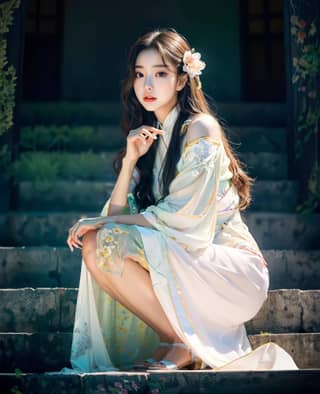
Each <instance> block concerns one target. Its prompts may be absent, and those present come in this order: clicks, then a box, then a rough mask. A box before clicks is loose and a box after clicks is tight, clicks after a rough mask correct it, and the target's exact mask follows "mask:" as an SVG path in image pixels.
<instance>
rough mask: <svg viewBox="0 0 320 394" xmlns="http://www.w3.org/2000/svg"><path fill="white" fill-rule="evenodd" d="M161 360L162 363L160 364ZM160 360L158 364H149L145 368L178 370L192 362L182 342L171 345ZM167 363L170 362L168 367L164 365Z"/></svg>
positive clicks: (189, 353) (190, 354)
mask: <svg viewBox="0 0 320 394" xmlns="http://www.w3.org/2000/svg"><path fill="white" fill-rule="evenodd" d="M161 360H163V361H164V363H161ZM161 360H160V362H153V363H150V364H149V365H148V366H147V367H148V368H149V369H180V368H184V367H187V366H188V365H190V364H191V363H192V362H193V360H192V353H191V351H190V350H189V349H188V348H187V347H186V346H185V345H184V344H183V343H182V342H181V343H179V342H178V343H174V344H172V347H171V348H170V349H169V351H168V352H167V353H166V354H165V357H163V358H162V359H161ZM167 362H170V366H169V365H166V364H168V363H167Z"/></svg>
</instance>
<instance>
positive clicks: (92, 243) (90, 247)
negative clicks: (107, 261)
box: [82, 230, 97, 265]
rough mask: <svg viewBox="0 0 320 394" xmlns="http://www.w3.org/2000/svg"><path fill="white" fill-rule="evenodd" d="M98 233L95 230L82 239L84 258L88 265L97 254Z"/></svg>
mask: <svg viewBox="0 0 320 394" xmlns="http://www.w3.org/2000/svg"><path fill="white" fill-rule="evenodd" d="M96 235H97V232H96V231H95V230H92V231H88V232H87V233H86V234H85V235H84V236H83V237H82V257H83V259H84V261H85V263H86V265H88V264H89V263H90V261H91V260H92V258H90V257H92V255H93V254H94V255H95V253H96V248H97V243H96Z"/></svg>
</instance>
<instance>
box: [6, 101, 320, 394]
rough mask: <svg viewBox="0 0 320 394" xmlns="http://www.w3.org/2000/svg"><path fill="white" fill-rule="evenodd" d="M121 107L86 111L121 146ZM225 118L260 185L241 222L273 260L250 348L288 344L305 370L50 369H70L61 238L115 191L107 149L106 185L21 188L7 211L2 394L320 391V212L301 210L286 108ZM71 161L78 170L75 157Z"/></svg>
mask: <svg viewBox="0 0 320 394" xmlns="http://www.w3.org/2000/svg"><path fill="white" fill-rule="evenodd" d="M86 108H87V107H85V106H84V110H83V111H82V113H81V116H82V117H83V116H84V114H83V113H84V112H85V109H86ZM114 108H117V107H116V106H112V109H113V112H112V113H113V115H114V118H112V117H110V118H107V119H105V118H104V116H105V115H100V118H99V115H97V113H95V114H94V115H92V113H91V112H90V113H89V112H88V116H87V119H89V120H90V121H91V120H92V118H90V116H92V117H94V119H93V120H92V122H97V123H99V122H105V123H102V126H101V124H100V126H99V129H100V130H104V132H105V133H106V134H105V135H106V140H110V138H112V140H113V141H117V138H119V137H118V136H119V128H118V127H117V126H116V119H117V116H118V112H117V111H116V110H114ZM103 109H104V110H105V107H103ZM87 110H88V108H87ZM25 111H26V112H25V113H26V114H27V115H25V118H24V119H25V122H26V123H28V120H29V121H30V119H31V121H32V122H33V123H35V124H37V123H41V122H43V121H44V115H43V114H41V113H36V111H33V110H32V108H31V109H30V108H29V112H28V111H27V110H25ZM101 113H102V111H100V114H101ZM103 113H104V112H103ZM219 113H220V114H222V116H223V118H224V119H225V120H226V121H227V122H228V123H229V124H231V125H232V126H230V130H229V131H228V137H229V139H230V140H231V141H232V146H233V147H234V148H235V150H236V151H237V152H239V157H240V158H241V160H242V161H243V162H244V163H246V165H247V170H248V172H249V174H250V175H251V176H254V177H256V178H257V181H256V183H255V185H254V187H253V202H252V205H251V206H250V208H249V209H248V210H247V211H246V212H245V213H243V214H242V216H243V217H244V220H245V221H246V223H247V225H248V227H249V229H250V230H251V231H252V233H253V234H254V236H255V238H256V240H257V242H258V244H259V245H260V246H261V248H262V251H263V253H264V256H265V258H266V260H267V261H268V262H269V270H270V291H269V296H268V299H267V300H266V302H265V304H264V305H263V307H262V308H261V310H260V311H259V313H258V314H257V315H256V316H255V317H254V318H253V319H252V320H250V321H248V322H247V323H246V328H247V333H248V336H249V339H250V342H251V344H252V347H253V348H256V347H257V346H259V345H261V344H263V343H265V342H268V341H273V342H276V343H277V344H279V345H280V346H282V347H283V348H284V349H285V350H286V351H288V352H289V353H290V354H291V355H292V357H293V358H294V360H295V362H296V363H297V365H298V366H299V368H300V370H298V371H269V372H268V371H255V372H254V371H243V372H211V371H209V370H202V371H178V372H167V373H166V372H150V373H149V372H145V373H143V372H139V373H134V372H127V371H123V372H117V373H115V372H106V373H92V374H81V375H80V374H75V375H73V374H72V375H55V374H52V373H50V374H46V373H45V372H52V371H59V370H60V369H61V368H63V367H66V366H68V367H70V364H69V355H70V347H71V340H72V328H73V320H74V313H75V306H76V298H77V290H78V289H77V286H78V282H79V277H80V264H81V252H80V251H79V250H75V252H74V253H71V252H70V250H69V249H68V247H67V245H66V243H65V240H66V237H67V229H68V228H69V227H70V226H71V224H73V223H74V222H75V221H76V220H77V219H78V218H79V217H84V216H96V215H97V214H98V213H99V211H100V209H101V207H102V205H103V204H104V202H105V201H106V199H107V198H108V196H109V194H110V192H111V190H112V187H113V184H114V175H113V174H112V170H111V167H110V163H111V159H112V157H113V156H114V151H112V150H110V147H109V150H107V143H106V146H103V144H102V145H101V151H104V155H103V160H100V159H99V156H100V157H101V154H102V153H101V152H96V153H95V154H96V156H97V163H100V164H99V165H104V166H105V176H104V178H102V179H92V180H90V181H80V180H79V181H75V182H74V183H70V182H69V181H66V180H63V179H61V180H59V181H56V182H54V183H50V182H49V183H48V182H47V183H44V182H42V183H34V182H33V183H32V182H30V181H24V182H21V183H20V191H21V194H20V206H19V211H16V212H2V213H0V245H2V246H1V247H0V287H1V288H0V393H1V394H2V393H59V394H60V393H81V394H82V393H83V394H84V393H121V392H122V393H125V392H128V393H130V392H138V393H157V392H159V393H200V392H201V393H212V392H214V393H224V394H225V393H242V392H246V393H256V392H258V390H259V391H260V392H261V393H264V392H265V393H267V392H268V393H270V394H272V393H278V392H279V393H302V392H307V393H309V394H310V393H316V392H317V393H318V392H319V388H320V302H319V301H320V266H319V263H320V249H317V248H319V246H318V245H319V244H318V243H317V241H318V240H319V235H318V234H319V228H320V215H318V214H309V215H301V214H297V213H295V207H296V205H297V202H298V185H297V182H296V181H295V180H292V179H288V168H287V153H286V150H287V148H286V147H287V135H286V134H287V132H286V129H285V116H284V114H285V107H284V106H282V105H278V104H276V105H275V104H273V105H271V104H265V105H263V104H241V103H240V104H221V105H220V106H219ZM109 114H110V112H109ZM46 116H47V118H46V119H45V122H47V123H50V122H52V121H53V119H54V120H57V118H56V117H57V113H56V112H55V113H54V115H52V116H54V118H53V119H52V118H50V116H48V115H46ZM60 116H61V117H63V116H67V115H65V114H64V115H60ZM97 118H98V119H97ZM58 121H60V123H63V122H64V121H65V119H61V118H59V119H58ZM80 122H83V120H80ZM70 154H71V155H73V156H72V158H73V159H72V160H74V161H75V162H76V160H77V157H78V155H79V153H77V152H73V153H70ZM17 369H18V370H17ZM120 384H121V385H122V389H121V388H120ZM121 390H122V391H121ZM125 390H127V391H125ZM157 390H158V391H157Z"/></svg>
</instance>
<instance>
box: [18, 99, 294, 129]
mask: <svg viewBox="0 0 320 394" xmlns="http://www.w3.org/2000/svg"><path fill="white" fill-rule="evenodd" d="M212 107H213V108H216V111H215V112H217V113H218V115H219V117H220V118H221V119H222V120H224V121H225V122H227V123H228V124H229V125H230V124H233V125H242V126H263V127H270V126H275V127H278V126H280V127H283V126H285V125H286V121H287V108H286V104H285V103H274V102H256V103H252V102H241V101H239V102H216V103H215V105H212ZM120 117H121V105H120V102H119V101H107V102H106V101H100V102H97V101H81V102H72V101H56V102H54V101H51V102H23V103H22V104H21V123H22V124H23V125H36V124H43V125H48V124H55V125H64V124H68V125H89V124H90V125H99V124H119V122H120Z"/></svg>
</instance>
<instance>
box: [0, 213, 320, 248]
mask: <svg viewBox="0 0 320 394" xmlns="http://www.w3.org/2000/svg"><path fill="white" fill-rule="evenodd" d="M101 208H102V207H101ZM99 212H100V208H99V210H97V211H95V212H88V211H87V212H83V211H79V212H40V211H37V212H35V211H28V212H14V211H9V212H8V213H1V214H0V245H3V246H40V245H43V246H44V245H47V246H62V245H63V246H64V245H66V239H67V232H68V229H69V228H70V227H71V226H72V225H73V224H74V223H75V222H76V221H77V220H78V219H79V218H81V217H95V216H97V215H99ZM241 216H242V218H243V221H244V223H246V224H247V226H248V228H249V230H250V231H251V233H252V234H253V235H254V237H255V239H256V241H257V242H258V244H259V246H260V248H261V249H295V250H298V249H317V248H318V247H319V242H318V241H319V228H320V214H303V215H302V214H295V213H274V212H242V214H241Z"/></svg>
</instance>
